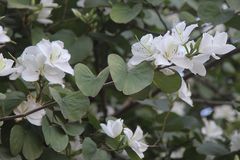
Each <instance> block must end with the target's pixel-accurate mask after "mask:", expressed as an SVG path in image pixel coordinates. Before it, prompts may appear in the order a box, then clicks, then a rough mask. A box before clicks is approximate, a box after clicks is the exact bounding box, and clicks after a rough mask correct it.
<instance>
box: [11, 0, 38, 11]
mask: <svg viewBox="0 0 240 160" xmlns="http://www.w3.org/2000/svg"><path fill="white" fill-rule="evenodd" d="M7 2H8V8H16V9H36V7H34V6H31V5H30V4H31V0H8V1H7Z"/></svg>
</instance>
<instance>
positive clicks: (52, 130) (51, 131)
mask: <svg viewBox="0 0 240 160" xmlns="http://www.w3.org/2000/svg"><path fill="white" fill-rule="evenodd" d="M42 131H43V135H44V139H45V141H46V144H47V145H50V146H51V147H52V148H53V149H54V150H55V151H56V152H61V151H63V150H64V149H65V148H66V147H67V144H68V142H69V138H68V136H67V135H66V134H65V133H64V132H63V131H62V130H61V129H60V128H58V127H57V126H52V125H51V124H50V123H49V122H48V120H47V118H46V117H44V118H43V120H42Z"/></svg>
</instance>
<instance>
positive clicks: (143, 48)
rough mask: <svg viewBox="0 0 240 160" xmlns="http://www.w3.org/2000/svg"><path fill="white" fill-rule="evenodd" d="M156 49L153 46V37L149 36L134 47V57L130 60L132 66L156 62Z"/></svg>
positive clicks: (144, 37)
mask: <svg viewBox="0 0 240 160" xmlns="http://www.w3.org/2000/svg"><path fill="white" fill-rule="evenodd" d="M155 51H156V50H155V48H154V45H153V36H152V35H151V34H147V35H145V36H143V37H142V38H141V39H140V41H139V42H137V43H135V44H133V45H132V54H133V57H132V58H131V59H130V60H129V63H130V64H131V65H138V64H139V63H141V62H143V61H152V60H154V54H155Z"/></svg>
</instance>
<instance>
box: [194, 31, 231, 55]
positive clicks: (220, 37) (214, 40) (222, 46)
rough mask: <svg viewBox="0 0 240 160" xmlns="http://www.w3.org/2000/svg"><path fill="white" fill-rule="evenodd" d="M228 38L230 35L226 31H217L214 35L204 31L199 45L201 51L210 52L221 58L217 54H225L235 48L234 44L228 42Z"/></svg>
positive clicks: (209, 53)
mask: <svg viewBox="0 0 240 160" xmlns="http://www.w3.org/2000/svg"><path fill="white" fill-rule="evenodd" d="M227 39H228V35H227V33H226V32H222V33H218V32H217V33H216V34H215V36H214V37H213V36H212V35H210V34H208V33H204V34H203V37H202V40H201V43H200V46H199V53H204V54H208V55H211V56H212V57H214V58H215V59H219V57H218V56H217V55H224V54H227V53H228V52H230V51H232V50H234V49H235V47H234V46H233V45H231V44H226V43H227Z"/></svg>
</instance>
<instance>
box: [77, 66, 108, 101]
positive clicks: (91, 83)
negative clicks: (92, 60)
mask: <svg viewBox="0 0 240 160" xmlns="http://www.w3.org/2000/svg"><path fill="white" fill-rule="evenodd" d="M74 72H75V81H76V84H77V86H78V88H79V89H80V90H81V91H82V93H83V94H84V95H85V96H92V97H95V96H96V95H97V94H98V93H99V91H100V90H101V88H102V87H103V85H104V83H105V81H106V80H107V78H108V75H109V69H108V68H105V69H104V70H102V71H101V72H100V73H99V75H98V76H95V75H94V74H93V73H92V72H91V70H90V69H89V68H88V67H87V66H86V65H84V64H81V63H79V64H77V65H76V66H75V68H74Z"/></svg>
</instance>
